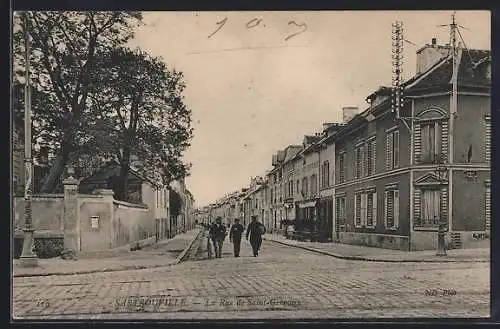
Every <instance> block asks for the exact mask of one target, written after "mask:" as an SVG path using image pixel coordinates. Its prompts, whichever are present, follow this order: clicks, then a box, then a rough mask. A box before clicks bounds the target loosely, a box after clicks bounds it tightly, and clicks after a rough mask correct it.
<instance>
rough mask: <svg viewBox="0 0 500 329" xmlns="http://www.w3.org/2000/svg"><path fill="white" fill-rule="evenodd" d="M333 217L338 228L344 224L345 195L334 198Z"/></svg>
mask: <svg viewBox="0 0 500 329" xmlns="http://www.w3.org/2000/svg"><path fill="white" fill-rule="evenodd" d="M335 218H336V225H337V228H338V229H340V228H342V227H344V225H345V219H346V214H345V197H337V198H335Z"/></svg>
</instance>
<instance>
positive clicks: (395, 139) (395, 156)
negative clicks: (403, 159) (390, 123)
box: [386, 130, 399, 170]
mask: <svg viewBox="0 0 500 329" xmlns="http://www.w3.org/2000/svg"><path fill="white" fill-rule="evenodd" d="M386 144H387V145H386V168H387V170H392V169H396V168H398V167H399V131H397V130H396V131H392V132H389V133H387V137H386Z"/></svg>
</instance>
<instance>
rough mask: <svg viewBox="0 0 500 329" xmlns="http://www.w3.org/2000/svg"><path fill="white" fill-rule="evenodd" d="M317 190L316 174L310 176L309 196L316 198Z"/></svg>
mask: <svg viewBox="0 0 500 329" xmlns="http://www.w3.org/2000/svg"><path fill="white" fill-rule="evenodd" d="M317 189H318V180H317V177H316V174H314V175H312V176H311V196H316V192H317Z"/></svg>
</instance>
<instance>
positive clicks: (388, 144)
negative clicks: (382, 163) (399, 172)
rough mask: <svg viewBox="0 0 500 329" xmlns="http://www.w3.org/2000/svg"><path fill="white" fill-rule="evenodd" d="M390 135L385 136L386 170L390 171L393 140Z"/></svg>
mask: <svg viewBox="0 0 500 329" xmlns="http://www.w3.org/2000/svg"><path fill="white" fill-rule="evenodd" d="M392 136H393V135H392V133H389V134H387V137H386V159H385V160H386V169H387V170H391V169H392V161H393V160H392V156H393V154H392V145H393V138H392Z"/></svg>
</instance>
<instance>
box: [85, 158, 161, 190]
mask: <svg viewBox="0 0 500 329" xmlns="http://www.w3.org/2000/svg"><path fill="white" fill-rule="evenodd" d="M113 166H120V163H119V162H118V161H116V160H111V161H108V163H106V164H104V165H103V166H101V167H100V168H99V169H97V170H96V171H95V172H93V173H92V174H90V175H88V176H87V177H85V178H83V179H82V180H81V182H82V183H83V182H85V181H87V180H89V179H90V178H92V177H94V176H96V175H97V174H99V173H102V172H103V171H104V170H106V169H108V168H110V167H113ZM129 172H130V173H131V174H132V175H134V176H136V177H137V178H138V179H139V180H141V181H145V182H148V183H150V184H151V185H153V186H158V183H157V182H155V181H153V180H152V179H150V178H148V177H146V176H144V175H142V174H141V173H139V172H138V171H137V170H136V169H134V168H129Z"/></svg>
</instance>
